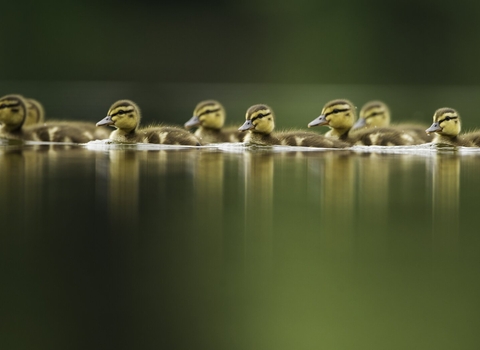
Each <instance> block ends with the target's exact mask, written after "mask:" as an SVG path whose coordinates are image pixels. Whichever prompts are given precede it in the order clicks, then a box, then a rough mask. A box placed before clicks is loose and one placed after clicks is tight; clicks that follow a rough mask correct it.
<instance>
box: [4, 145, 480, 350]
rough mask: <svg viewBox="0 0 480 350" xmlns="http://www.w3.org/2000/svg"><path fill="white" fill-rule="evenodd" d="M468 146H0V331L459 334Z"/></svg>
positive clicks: (143, 342)
mask: <svg viewBox="0 0 480 350" xmlns="http://www.w3.org/2000/svg"><path fill="white" fill-rule="evenodd" d="M479 157H480V152H479V151H478V150H477V149H462V150H454V149H452V148H445V149H442V148H432V147H430V146H420V147H414V148H408V147H407V148H402V147H396V148H383V147H374V148H365V147H363V148H362V147H358V148H354V150H353V151H343V150H323V151H312V150H311V149H310V150H305V149H300V150H299V151H294V150H292V149H291V148H274V149H268V148H267V149H265V148H255V149H249V148H245V147H243V146H241V145H234V146H228V145H220V146H219V147H206V148H203V149H195V148H188V147H162V146H116V145H109V144H105V143H102V142H93V143H90V144H88V145H86V146H84V145H82V146H79V145H45V144H34V145H25V146H22V145H3V146H0V169H1V171H0V220H1V223H2V225H1V227H2V230H1V241H2V244H1V246H0V278H1V281H2V283H1V284H2V287H1V288H0V297H1V300H2V312H1V320H2V321H1V325H2V326H1V337H0V346H1V348H2V349H66V348H69V349H77V348H78V349H85V348H93V347H96V348H125V349H133V348H135V349H137V348H138V349H139V348H142V349H158V348H165V349H406V348H421V349H452V348H461V349H476V348H478V346H479V344H480V335H479V333H478V314H479V311H480V307H479V302H478V295H479V294H480V280H479V278H478V276H479V273H480V254H478V252H479V250H480V235H479V231H478V205H477V203H478V201H479V199H480V192H479V191H478V188H480V178H479V177H478V173H479V170H480V169H479V168H480V162H479Z"/></svg>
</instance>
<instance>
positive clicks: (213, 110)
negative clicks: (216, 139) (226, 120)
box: [197, 108, 220, 117]
mask: <svg viewBox="0 0 480 350" xmlns="http://www.w3.org/2000/svg"><path fill="white" fill-rule="evenodd" d="M219 110H220V108H217V109H208V110H206V111H204V112H202V113H200V114H199V115H198V116H197V117H201V116H202V115H205V114H209V113H215V112H218V111H219Z"/></svg>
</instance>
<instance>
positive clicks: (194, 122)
mask: <svg viewBox="0 0 480 350" xmlns="http://www.w3.org/2000/svg"><path fill="white" fill-rule="evenodd" d="M199 125H200V119H199V118H198V117H197V116H196V115H194V116H193V117H191V118H190V120H189V121H188V122H186V123H185V124H184V126H185V129H190V128H193V127H195V126H199Z"/></svg>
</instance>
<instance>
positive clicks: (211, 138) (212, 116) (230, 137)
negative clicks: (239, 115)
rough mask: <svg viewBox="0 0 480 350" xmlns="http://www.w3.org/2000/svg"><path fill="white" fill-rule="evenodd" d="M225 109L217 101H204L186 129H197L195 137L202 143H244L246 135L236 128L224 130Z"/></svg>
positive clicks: (187, 123) (198, 106)
mask: <svg viewBox="0 0 480 350" xmlns="http://www.w3.org/2000/svg"><path fill="white" fill-rule="evenodd" d="M225 117H226V113H225V108H223V106H222V104H221V103H220V102H218V101H215V100H206V101H202V102H200V103H199V104H197V106H196V107H195V110H194V111H193V117H192V118H190V120H189V121H187V122H186V123H185V128H186V129H191V128H195V127H197V128H198V129H197V130H196V131H195V134H194V135H195V136H196V137H197V138H198V139H199V140H200V141H201V142H202V143H204V144H205V143H219V142H242V141H243V137H244V136H245V134H244V133H242V132H240V131H238V129H237V128H236V127H233V128H232V127H229V128H223V124H224V123H225Z"/></svg>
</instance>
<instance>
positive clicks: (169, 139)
mask: <svg viewBox="0 0 480 350" xmlns="http://www.w3.org/2000/svg"><path fill="white" fill-rule="evenodd" d="M140 119H141V114H140V109H139V108H138V106H137V105H136V104H135V103H134V102H132V101H130V100H119V101H117V102H115V103H114V104H113V105H112V106H111V107H110V109H109V110H108V113H107V116H106V117H105V118H104V119H102V120H101V121H99V122H98V123H97V126H101V125H109V126H113V127H115V128H117V130H115V131H113V132H112V133H111V134H110V139H111V140H113V141H116V142H125V143H137V142H141V143H158V144H168V145H190V146H198V145H200V143H199V140H198V139H197V137H196V136H194V135H193V134H191V133H189V132H188V131H186V130H184V129H181V128H178V127H174V126H158V127H148V128H143V129H138V125H139V123H140Z"/></svg>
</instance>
